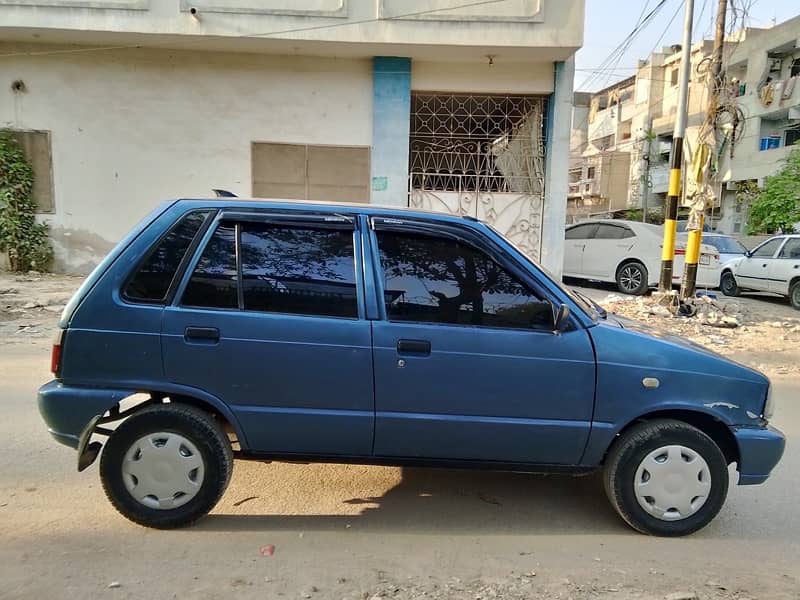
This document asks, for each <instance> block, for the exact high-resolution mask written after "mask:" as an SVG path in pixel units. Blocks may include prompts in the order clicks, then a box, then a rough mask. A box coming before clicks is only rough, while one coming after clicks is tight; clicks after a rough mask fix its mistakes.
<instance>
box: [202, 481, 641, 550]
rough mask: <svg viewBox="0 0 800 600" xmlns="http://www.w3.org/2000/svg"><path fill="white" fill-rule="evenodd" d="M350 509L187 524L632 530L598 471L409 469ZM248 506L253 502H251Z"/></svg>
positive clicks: (216, 527) (214, 527)
mask: <svg viewBox="0 0 800 600" xmlns="http://www.w3.org/2000/svg"><path fill="white" fill-rule="evenodd" d="M344 503H345V504H349V505H357V506H363V511H362V512H361V513H360V514H357V515H330V514H328V515H288V516H287V515H259V514H250V515H220V514H212V515H209V516H208V517H206V518H205V519H203V520H202V521H201V522H200V523H198V525H196V526H195V527H194V528H193V529H194V530H205V531H242V530H247V531H253V530H256V531H258V530H261V531H263V530H304V531H315V530H316V531H326V530H331V531H333V530H342V529H345V528H347V527H348V526H350V527H351V528H353V529H354V530H358V531H370V532H390V533H412V534H414V533H421V534H431V533H433V534H463V535H471V534H489V535H491V534H504V535H509V534H519V535H531V534H559V535H564V534H602V533H615V534H620V533H627V532H631V533H632V530H630V529H628V528H627V526H625V524H624V523H623V522H622V521H621V520H620V518H619V517H618V516H617V515H616V513H615V512H614V511H613V509H612V508H611V506H610V505H609V503H608V501H607V500H606V497H605V494H604V492H603V489H602V482H601V480H600V477H599V476H597V475H590V476H584V477H571V476H566V475H530V474H521V473H501V472H487V471H466V470H443V469H410V468H405V469H403V471H402V479H401V481H400V483H399V484H398V485H396V486H395V487H393V488H392V489H390V490H389V491H387V492H386V493H385V494H384V495H382V496H380V497H364V498H349V499H347V500H345V501H344ZM254 508H255V506H254Z"/></svg>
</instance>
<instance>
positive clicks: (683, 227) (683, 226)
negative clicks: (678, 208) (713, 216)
mask: <svg viewBox="0 0 800 600" xmlns="http://www.w3.org/2000/svg"><path fill="white" fill-rule="evenodd" d="M688 225H689V220H688V219H678V221H677V223H676V225H675V229H676V230H677V232H678V233H686V231H687V228H688ZM703 232H704V233H710V232H711V226H710V225H709V224H708V223H703Z"/></svg>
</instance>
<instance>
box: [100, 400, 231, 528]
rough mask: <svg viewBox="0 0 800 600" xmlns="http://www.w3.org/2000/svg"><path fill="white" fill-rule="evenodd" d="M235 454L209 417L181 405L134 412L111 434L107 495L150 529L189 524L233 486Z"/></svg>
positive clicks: (104, 474) (104, 472) (105, 468)
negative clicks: (231, 479) (231, 480)
mask: <svg viewBox="0 0 800 600" xmlns="http://www.w3.org/2000/svg"><path fill="white" fill-rule="evenodd" d="M232 471H233V451H232V449H231V445H230V442H229V440H228V438H227V436H226V435H225V433H224V432H223V430H222V428H221V427H220V425H219V423H217V422H216V421H215V420H214V419H213V417H211V415H209V414H207V413H205V412H203V411H201V410H198V409H196V408H193V407H191V406H186V405H181V404H175V403H172V404H161V405H158V406H152V407H149V408H146V409H143V410H142V411H140V412H137V413H134V414H133V415H132V416H130V417H129V418H128V419H126V420H125V421H123V422H122V423H121V424H120V425H119V427H117V429H116V430H115V431H114V433H113V434H111V437H110V438H109V440H108V442H107V443H106V446H105V448H104V450H103V456H102V458H101V460H100V477H101V479H102V482H103V488H104V489H105V492H106V496H108V499H109V500H110V501H111V503H112V504H113V505H114V507H115V508H116V509H117V510H118V511H119V512H120V513H121V514H122V515H123V516H125V517H127V518H128V519H130V520H131V521H134V522H135V523H138V524H140V525H145V526H147V527H155V528H159V529H168V528H172V527H180V526H182V525H187V524H189V523H192V522H194V521H196V520H197V519H199V518H200V517H202V516H204V515H205V514H206V513H208V512H209V511H210V510H211V509H212V508H214V506H215V505H216V504H217V502H218V501H219V499H220V498H221V497H222V494H223V493H224V492H225V489H226V488H227V487H228V483H229V482H230V478H231V473H232Z"/></svg>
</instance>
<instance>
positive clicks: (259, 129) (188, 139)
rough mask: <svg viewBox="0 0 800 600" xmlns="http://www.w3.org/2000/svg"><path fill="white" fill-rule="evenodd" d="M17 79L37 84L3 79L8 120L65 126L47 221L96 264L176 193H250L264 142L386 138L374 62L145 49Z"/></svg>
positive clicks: (73, 256) (10, 75)
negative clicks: (258, 146) (376, 110)
mask: <svg viewBox="0 0 800 600" xmlns="http://www.w3.org/2000/svg"><path fill="white" fill-rule="evenodd" d="M40 49H41V47H40ZM13 50H19V46H13V47H12V46H10V45H7V44H6V45H0V53H8V52H11V51H13ZM50 50H55V48H50ZM16 79H22V80H24V81H25V87H26V90H27V91H26V92H24V93H14V92H12V91H11V90H10V87H9V86H8V85H4V86H3V87H2V89H0V127H13V128H21V129H42V130H48V131H50V132H51V139H52V153H53V178H54V186H53V187H54V191H55V207H56V213H55V214H54V215H48V216H47V220H48V221H49V222H50V223H51V227H52V236H53V240H54V244H55V246H56V251H57V265H56V267H57V268H60V269H62V270H67V271H75V272H85V271H86V270H87V269H89V268H90V267H91V266H92V265H93V264H94V263H96V262H97V260H98V259H99V258H100V257H101V256H102V255H103V254H105V253H106V252H107V251H108V250H109V249H110V247H111V246H112V245H113V244H114V243H115V242H116V241H117V240H118V239H119V238H120V237H121V236H122V235H123V234H124V233H125V232H126V231H128V230H129V229H130V228H131V227H132V226H133V224H134V223H135V222H136V221H137V220H138V219H140V218H141V217H142V216H143V215H145V214H146V213H147V212H148V211H149V210H150V209H151V208H152V207H154V206H155V205H156V204H157V203H159V202H160V201H162V200H164V199H167V198H171V197H180V196H183V197H186V196H202V197H207V196H209V195H210V193H211V189H212V188H226V189H229V190H231V191H233V192H234V193H237V194H239V195H242V196H250V194H251V188H252V183H251V173H250V169H251V157H250V151H251V150H250V144H251V142H253V141H271V142H287V143H307V144H333V145H353V146H370V145H371V144H372V99H373V87H372V65H371V61H369V60H336V59H324V58H306V57H287V56H256V55H243V54H221V53H202V52H201V53H197V52H185V51H176V52H170V51H163V50H142V49H139V50H133V51H129V50H125V51H115V52H104V53H100V54H94V53H89V54H69V53H68V54H50V55H44V56H27V57H20V58H13V59H8V58H6V59H5V60H3V61H0V81H4V82H9V81H13V80H16Z"/></svg>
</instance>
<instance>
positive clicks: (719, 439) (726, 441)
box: [603, 410, 740, 464]
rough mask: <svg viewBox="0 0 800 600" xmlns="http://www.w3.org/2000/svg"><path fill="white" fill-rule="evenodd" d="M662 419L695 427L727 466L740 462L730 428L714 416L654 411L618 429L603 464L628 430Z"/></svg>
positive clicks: (673, 411)
mask: <svg viewBox="0 0 800 600" xmlns="http://www.w3.org/2000/svg"><path fill="white" fill-rule="evenodd" d="M664 419H671V420H673V421H680V422H682V423H686V424H687V425H691V426H692V427H696V428H697V429H699V430H700V431H702V432H703V433H705V434H706V435H707V436H708V437H710V438H711V439H712V440H714V443H715V444H716V445H717V446H718V447H719V449H720V450H721V451H722V454H723V455H724V456H725V460H726V462H727V463H728V464H731V463H737V464H738V462H739V460H740V455H739V445H738V444H737V443H736V438H735V437H734V435H733V432H731V430H730V427H728V426H727V425H726V424H725V423H723V422H722V421H720V420H719V419H717V418H715V417H714V416H712V415H709V414H708V413H704V412H700V411H692V410H662V411H655V412H651V413H647V414H644V415H642V416H640V417H637V418H636V419H633V420H632V421H631V422H629V423H628V424H626V425H625V426H624V427H623V428H622V429H620V430H619V432H618V433H617V435H616V436H615V437H614V439H613V440H612V441H611V444H609V446H608V448H607V449H606V454H605V456H604V457H603V462H604V463H605V459H606V458H607V457H608V454H609V453H610V452H611V450H612V448H613V447H614V445H615V444H616V443H617V442H618V441H619V439H620V438H621V437H622V436H623V435H624V434H625V433H627V432H628V431H629V430H630V429H632V428H633V427H636V426H637V425H639V424H641V423H645V422H647V421H656V420H664Z"/></svg>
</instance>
